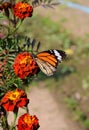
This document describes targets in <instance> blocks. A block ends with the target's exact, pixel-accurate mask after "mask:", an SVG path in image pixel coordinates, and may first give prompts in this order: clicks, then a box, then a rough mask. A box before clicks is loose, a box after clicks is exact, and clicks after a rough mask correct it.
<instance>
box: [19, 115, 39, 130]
mask: <svg viewBox="0 0 89 130" xmlns="http://www.w3.org/2000/svg"><path fill="white" fill-rule="evenodd" d="M17 128H18V130H37V129H38V128H39V122H38V118H37V117H36V116H35V115H34V116H30V115H29V114H28V113H25V114H24V115H22V116H21V117H19V119H18V125H17Z"/></svg>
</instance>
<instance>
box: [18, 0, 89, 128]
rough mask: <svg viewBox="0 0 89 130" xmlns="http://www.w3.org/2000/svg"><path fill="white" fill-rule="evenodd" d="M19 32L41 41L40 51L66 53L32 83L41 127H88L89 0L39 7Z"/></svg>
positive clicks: (33, 102) (32, 98) (33, 110)
mask: <svg viewBox="0 0 89 130" xmlns="http://www.w3.org/2000/svg"><path fill="white" fill-rule="evenodd" d="M20 34H21V35H23V36H24V34H25V35H27V36H28V37H31V38H36V40H37V41H40V42H41V47H40V49H39V51H43V50H48V49H62V50H65V51H66V53H67V58H66V60H65V61H63V62H62V64H60V65H59V66H58V70H57V72H56V73H55V74H54V75H53V76H51V77H46V76H45V75H44V74H41V76H38V78H37V79H35V81H34V80H33V81H32V82H31V84H30V88H29V89H30V90H29V91H30V93H29V96H30V102H31V103H30V106H29V109H31V113H33V114H36V115H37V116H38V118H39V121H40V126H41V127H40V128H39V130H54V129H55V130H89V0H70V1H68V0H66V2H65V1H64V0H63V1H62V0H61V2H60V4H59V5H57V6H54V8H44V7H42V6H40V7H36V8H35V9H34V13H33V17H32V18H31V19H29V18H28V19H27V20H25V21H24V23H23V26H22V28H21V29H20Z"/></svg>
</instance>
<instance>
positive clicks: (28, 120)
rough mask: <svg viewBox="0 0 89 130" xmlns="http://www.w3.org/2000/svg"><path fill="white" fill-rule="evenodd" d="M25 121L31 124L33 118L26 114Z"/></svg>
mask: <svg viewBox="0 0 89 130" xmlns="http://www.w3.org/2000/svg"><path fill="white" fill-rule="evenodd" d="M24 122H25V123H26V124H30V123H31V122H32V121H31V119H30V118H29V116H28V115H26V116H25V117H24Z"/></svg>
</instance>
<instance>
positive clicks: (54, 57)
mask: <svg viewBox="0 0 89 130" xmlns="http://www.w3.org/2000/svg"><path fill="white" fill-rule="evenodd" d="M65 57H66V53H65V52H64V51H62V50H47V51H42V52H39V53H38V54H37V55H36V56H35V58H34V60H35V61H36V63H37V64H38V66H39V68H40V70H41V71H42V72H43V73H44V74H46V75H47V76H51V75H53V74H54V72H55V71H56V70H57V66H58V63H59V64H60V63H61V62H62V60H63V59H64V58H65Z"/></svg>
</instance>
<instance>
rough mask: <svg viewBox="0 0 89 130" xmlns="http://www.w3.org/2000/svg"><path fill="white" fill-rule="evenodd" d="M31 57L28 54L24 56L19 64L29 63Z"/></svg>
mask: <svg viewBox="0 0 89 130" xmlns="http://www.w3.org/2000/svg"><path fill="white" fill-rule="evenodd" d="M31 62H32V60H31V57H30V56H26V57H25V58H24V59H23V60H21V61H20V64H28V63H31Z"/></svg>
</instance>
